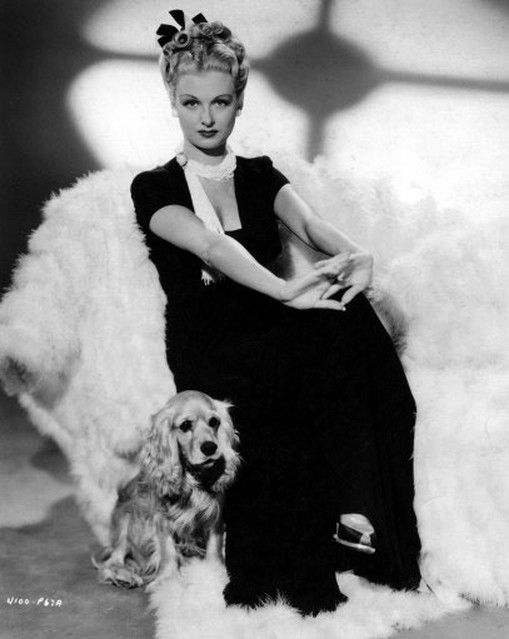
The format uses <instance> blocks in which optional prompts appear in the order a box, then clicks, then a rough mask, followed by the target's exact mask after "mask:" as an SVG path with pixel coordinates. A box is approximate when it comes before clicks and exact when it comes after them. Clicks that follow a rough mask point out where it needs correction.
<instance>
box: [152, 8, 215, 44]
mask: <svg viewBox="0 0 509 639" xmlns="http://www.w3.org/2000/svg"><path fill="white" fill-rule="evenodd" d="M169 13H170V15H171V17H172V18H173V19H174V20H175V22H177V23H178V24H179V25H180V31H183V30H184V29H185V26H186V17H185V15H184V12H183V11H182V9H172V10H171V11H170V12H169ZM192 21H193V22H194V24H200V23H201V22H207V18H206V17H205V16H204V15H203V13H197V14H196V15H195V16H194V18H192ZM178 32H179V29H177V27H174V26H173V25H171V24H161V25H159V29H158V30H157V31H156V35H158V36H161V37H160V38H158V39H157V41H158V43H159V44H160V46H161V47H164V45H165V44H167V43H168V42H170V40H172V39H173V36H174V35H175V34H176V33H178Z"/></svg>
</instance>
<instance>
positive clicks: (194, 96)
mask: <svg viewBox="0 0 509 639" xmlns="http://www.w3.org/2000/svg"><path fill="white" fill-rule="evenodd" d="M241 107H242V104H241V100H240V99H239V98H238V97H237V96H236V94H235V90H234V86H233V79H232V76H231V75H230V74H229V73H226V72H224V71H212V70H211V71H194V72H187V73H183V74H182V75H180V76H179V77H178V78H177V83H176V86H175V97H174V98H173V100H172V108H173V114H174V115H176V116H177V117H178V119H179V122H180V127H181V129H182V132H183V134H184V138H185V145H184V150H185V151H186V153H187V154H188V155H189V156H190V157H193V155H194V157H195V159H200V157H202V155H201V154H202V153H205V154H206V155H222V154H224V151H225V146H226V141H227V140H228V137H229V135H230V133H231V132H232V130H233V127H234V125H235V117H236V115H237V114H238V112H239V111H240V108H241ZM200 152H201V153H200Z"/></svg>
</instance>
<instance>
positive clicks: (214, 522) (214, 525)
mask: <svg viewBox="0 0 509 639" xmlns="http://www.w3.org/2000/svg"><path fill="white" fill-rule="evenodd" d="M229 408H230V405H229V404H227V403H226V402H223V401H218V400H214V399H212V398H211V397H209V396H208V395H205V394H204V393H200V392H198V391H184V392H181V393H177V395H174V396H173V397H172V398H171V399H170V401H169V402H168V403H167V404H166V405H165V406H164V407H163V408H162V409H161V410H160V411H159V412H158V413H157V414H156V415H154V418H153V420H152V428H151V430H150V431H149V433H148V436H147V438H146V440H145V443H144V444H143V447H142V449H141V451H140V455H139V463H140V472H139V473H138V475H137V476H136V477H135V478H134V479H132V480H131V481H130V482H129V483H128V484H127V485H126V486H123V487H122V489H121V490H120V493H119V498H118V501H117V504H116V506H115V509H114V511H113V516H112V523H111V539H112V546H111V548H108V549H106V553H103V554H105V557H104V559H103V560H101V561H97V560H93V562H94V565H95V566H96V568H98V570H99V581H100V582H101V583H113V584H115V585H123V586H126V587H128V588H131V587H136V586H142V585H146V584H148V583H150V582H152V581H153V580H154V579H156V578H157V577H159V576H160V575H163V574H164V575H171V576H174V575H175V573H176V570H177V568H178V567H180V566H181V564H183V563H184V561H185V559H186V558H187V557H193V556H205V555H207V556H208V557H209V558H210V557H211V555H212V556H215V555H217V556H219V555H220V549H221V548H222V543H221V538H222V527H221V502H222V496H223V494H224V491H225V490H226V488H227V487H228V486H229V485H230V484H231V483H232V482H233V480H234V479H235V474H236V472H237V467H238V465H239V463H240V457H239V455H238V453H237V452H236V448H237V446H238V437H237V433H236V432H235V429H234V427H233V424H232V421H231V418H230V415H229V412H228V409H229Z"/></svg>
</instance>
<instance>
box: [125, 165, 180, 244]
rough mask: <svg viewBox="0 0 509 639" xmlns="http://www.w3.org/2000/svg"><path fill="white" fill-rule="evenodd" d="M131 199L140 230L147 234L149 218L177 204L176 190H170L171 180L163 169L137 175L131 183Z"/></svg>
mask: <svg viewBox="0 0 509 639" xmlns="http://www.w3.org/2000/svg"><path fill="white" fill-rule="evenodd" d="M131 197H132V200H133V203H134V209H135V212H136V220H137V222H138V225H139V226H140V228H141V229H142V230H143V231H144V233H147V232H148V231H149V223H150V219H151V217H152V216H153V215H154V213H155V212H156V211H158V210H159V209H161V208H163V206H168V205H169V204H178V203H179V194H178V193H177V189H175V188H172V184H171V179H170V176H169V174H168V172H167V171H165V170H164V169H153V170H152V171H144V172H143V173H139V174H138V175H137V176H136V177H135V178H134V180H133V181H132V183H131Z"/></svg>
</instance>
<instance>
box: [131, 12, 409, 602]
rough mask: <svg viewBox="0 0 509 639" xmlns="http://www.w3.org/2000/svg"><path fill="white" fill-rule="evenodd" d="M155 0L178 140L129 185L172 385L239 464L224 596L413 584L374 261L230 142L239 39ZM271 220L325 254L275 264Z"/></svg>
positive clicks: (237, 98)
mask: <svg viewBox="0 0 509 639" xmlns="http://www.w3.org/2000/svg"><path fill="white" fill-rule="evenodd" d="M170 13H171V14H172V16H173V17H174V18H175V19H176V20H177V22H179V24H180V26H181V27H182V28H181V29H180V30H177V29H176V28H175V27H171V26H168V25H161V27H160V28H159V30H158V34H159V35H160V36H161V37H160V39H159V42H160V44H161V46H162V48H163V51H162V54H161V58H160V68H161V72H162V76H163V80H164V83H165V86H166V88H167V89H168V92H169V96H170V101H171V108H172V111H173V113H174V115H175V116H176V117H178V119H179V122H180V126H181V128H182V132H183V135H184V144H183V148H182V151H181V152H179V153H178V154H177V156H176V157H175V158H173V159H172V160H170V161H169V162H168V163H167V164H165V165H164V166H160V167H157V168H155V169H153V170H151V171H146V172H144V173H141V174H139V175H138V176H136V178H135V179H134V181H133V184H132V189H131V192H132V197H133V200H134V204H135V209H136V214H137V220H138V223H139V225H140V227H141V229H142V230H143V231H144V233H145V236H146V241H147V244H148V246H149V249H150V255H151V259H152V260H153V262H154V263H155V265H156V267H157V269H158V272H159V277H160V281H161V284H162V286H163V289H164V290H165V292H166V294H167V298H168V306H167V332H166V344H167V358H168V363H169V366H170V368H171V370H172V372H173V374H174V376H175V383H176V386H177V390H179V391H180V390H184V389H198V390H201V391H204V392H206V393H209V394H210V395H212V396H215V397H218V398H227V399H229V400H231V401H232V402H233V404H234V413H233V416H234V420H235V424H236V427H237V429H238V430H239V432H240V438H241V454H242V457H243V460H244V462H243V466H242V470H241V472H240V474H239V477H238V480H237V482H236V484H235V485H234V487H233V488H232V489H231V490H230V492H229V493H228V495H227V503H226V507H225V521H226V528H227V535H226V548H225V561H226V567H227V570H228V574H229V578H230V581H229V584H228V585H227V587H226V589H225V592H224V596H225V600H226V602H227V603H228V604H243V605H248V606H252V605H256V604H259V603H260V602H261V601H263V600H266V599H267V598H275V597H277V596H278V595H281V596H283V597H284V598H285V599H286V600H287V601H288V602H289V603H290V604H292V605H293V606H295V607H296V608H298V609H299V610H300V611H301V612H302V613H304V614H306V613H311V614H316V613H317V612H319V611H320V610H332V609H334V608H335V607H336V605H337V604H338V603H339V602H340V601H342V600H344V597H343V595H342V594H341V593H340V592H339V590H338V587H337V584H336V581H335V570H343V569H350V568H354V569H355V570H356V571H357V572H358V573H359V574H362V575H365V576H368V577H370V578H372V579H374V580H376V581H379V582H382V583H387V584H390V585H392V586H393V587H396V588H405V587H415V586H416V585H417V583H418V581H419V571H418V567H417V555H418V552H419V547H420V546H419V539H418V535H417V531H416V522H415V516H414V513H413V510H412V500H413V477H412V465H411V454H412V438H413V425H414V420H415V404H414V400H413V398H412V395H411V392H410V390H409V388H408V384H407V382H406V379H405V376H404V373H403V370H402V367H401V364H400V362H399V360H398V358H397V356H396V354H395V351H394V349H393V346H392V343H391V340H390V338H389V336H388V335H387V333H386V332H385V330H384V328H383V327H382V325H381V324H380V322H379V320H378V318H377V316H376V315H375V313H374V311H373V309H372V308H371V306H370V305H369V303H368V302H367V300H366V298H365V297H364V296H363V294H362V292H361V291H362V290H364V289H365V288H366V287H367V286H368V285H369V283H370V279H371V271H372V259H371V257H370V256H369V255H368V254H366V253H365V252H363V251H361V250H360V249H359V247H357V246H356V245H355V244H354V243H353V242H351V241H350V240H349V239H348V238H347V237H345V236H344V235H343V234H342V233H340V232H339V231H338V230H337V229H335V228H334V227H333V226H331V225H330V224H328V223H326V222H325V221H323V220H321V219H320V218H319V217H317V216H316V215H315V214H314V213H313V212H312V211H311V209H310V207H309V206H308V205H307V204H306V203H305V202H304V201H303V200H302V199H301V198H300V197H299V196H298V195H297V194H296V193H295V191H294V190H293V189H292V187H291V185H290V184H289V183H288V180H287V179H286V178H285V177H284V176H283V175H282V174H281V173H280V172H279V171H278V170H276V169H275V168H274V167H273V165H272V162H271V160H270V159H269V158H268V157H266V156H262V157H257V158H251V159H248V158H243V157H236V156H235V155H233V153H232V152H231V151H230V150H229V149H228V147H227V140H228V137H229V135H230V133H231V132H232V130H233V127H234V124H235V120H236V118H237V117H238V116H239V115H240V113H241V110H242V105H243V95H244V94H243V92H244V88H245V85H246V81H247V76H248V63H247V60H246V57H245V52H244V47H243V46H242V44H241V43H240V42H239V41H238V40H237V38H235V37H234V36H233V35H232V34H231V32H230V30H229V29H228V28H227V27H225V26H224V25H222V24H221V23H219V22H211V23H209V22H206V20H205V18H204V17H203V16H202V15H201V14H200V15H198V16H195V18H193V21H192V22H190V21H188V20H187V19H185V17H184V15H183V13H182V12H181V11H172V12H170ZM278 222H282V223H283V224H284V225H285V226H287V227H288V228H289V229H290V230H291V231H292V232H293V233H295V234H296V235H297V236H299V237H300V238H301V239H302V240H303V241H304V242H306V243H308V244H309V245H311V246H313V247H315V248H316V249H318V250H319V251H322V252H323V253H325V254H327V255H329V256H330V258H328V259H324V260H321V261H320V262H318V263H317V264H315V265H314V267H313V268H310V270H309V272H308V273H306V274H305V275H303V276H301V277H299V278H297V279H296V280H293V281H286V280H283V279H281V278H280V277H277V276H276V275H275V274H274V273H273V272H272V271H271V270H270V266H271V263H272V262H273V260H274V259H275V258H276V257H277V256H278V254H279V253H280V251H281V243H280V238H279V235H278Z"/></svg>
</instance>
